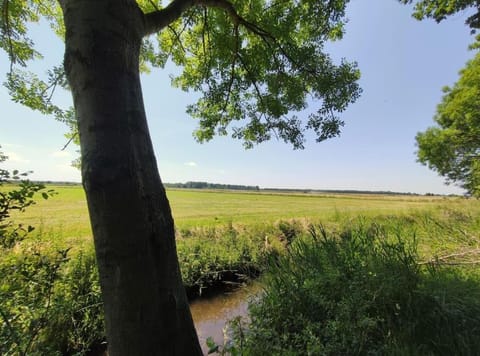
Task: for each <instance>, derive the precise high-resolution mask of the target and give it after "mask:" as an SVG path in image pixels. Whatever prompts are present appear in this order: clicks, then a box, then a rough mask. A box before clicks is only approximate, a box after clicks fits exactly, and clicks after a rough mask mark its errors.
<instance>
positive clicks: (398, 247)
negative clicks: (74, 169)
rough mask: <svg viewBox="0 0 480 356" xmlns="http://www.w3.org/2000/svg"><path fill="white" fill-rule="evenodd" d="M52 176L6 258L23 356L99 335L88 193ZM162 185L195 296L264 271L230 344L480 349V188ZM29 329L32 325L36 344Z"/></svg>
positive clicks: (5, 332) (344, 349) (345, 349)
mask: <svg viewBox="0 0 480 356" xmlns="http://www.w3.org/2000/svg"><path fill="white" fill-rule="evenodd" d="M12 188H13V186H11V185H9V186H4V187H3V188H2V189H3V190H2V191H6V190H10V189H12ZM49 188H55V191H56V192H57V194H56V195H55V196H54V198H53V199H49V200H48V201H38V203H37V204H35V205H31V206H29V207H28V209H26V210H25V211H24V212H23V213H19V214H10V215H11V216H12V217H14V218H15V220H16V221H22V222H25V224H26V225H25V226H27V225H34V226H38V227H39V228H37V229H35V230H33V231H31V232H30V233H29V234H28V236H26V238H25V239H23V241H18V242H17V243H16V244H15V247H14V248H13V249H10V250H9V252H5V251H4V252H3V254H2V258H1V259H0V266H1V269H0V273H1V275H2V287H1V293H3V294H2V300H5V301H7V300H8V303H3V304H2V312H4V313H5V312H8V313H9V315H10V317H9V320H11V322H10V327H7V326H6V324H5V323H3V326H2V331H1V333H0V336H1V338H2V339H1V343H0V345H1V346H0V350H1V352H2V354H8V352H10V353H12V352H13V353H19V354H21V352H18V350H19V349H18V347H19V346H18V345H19V344H17V342H16V341H15V342H13V341H12V340H13V339H12V337H13V335H23V336H24V338H23V339H22V340H20V341H19V343H20V345H23V346H21V347H23V349H25V345H28V352H27V353H28V354H35V353H37V354H45V353H48V354H55V353H59V354H61V353H79V354H84V353H85V352H87V350H90V349H92V348H95V347H97V346H99V345H100V343H101V342H102V341H103V340H104V326H103V318H102V317H101V315H102V313H101V310H102V309H101V308H102V304H101V297H100V290H99V287H98V274H97V272H96V269H95V259H94V255H93V249H92V246H91V239H90V230H89V227H88V223H87V216H86V214H87V212H86V205H85V199H84V194H83V191H82V190H81V187H78V186H73V187H72V186H68V187H64V186H56V187H53V186H49ZM168 195H169V199H170V201H171V203H172V206H173V213H174V216H175V217H176V224H177V250H178V255H179V261H180V264H181V268H182V276H183V280H184V283H185V286H186V288H187V290H188V292H189V295H190V296H191V297H194V296H198V295H201V294H202V293H205V292H208V291H210V290H212V289H214V288H215V287H216V286H218V285H219V284H222V283H223V282H225V281H227V282H242V281H244V280H245V279H248V278H251V277H255V276H257V275H258V274H259V273H264V278H263V280H264V282H265V287H264V288H265V293H264V296H263V298H262V299H261V301H260V303H259V304H256V305H253V306H252V309H251V318H252V324H251V325H245V324H243V323H242V322H240V321H238V320H237V321H236V327H235V328H234V330H235V332H236V334H237V336H236V343H233V344H228V345H226V346H225V348H224V349H223V352H226V353H231V354H235V352H242V353H243V354H245V355H249V354H252V355H260V354H264V353H265V350H269V351H270V353H272V354H282V355H285V354H292V355H294V354H308V353H310V354H327V355H328V354H338V353H344V354H358V355H366V354H373V353H375V352H377V354H382V353H383V354H398V355H400V354H402V355H403V354H418V353H421V354H426V355H428V354H448V353H450V352H451V350H461V352H463V354H474V353H475V352H474V351H476V350H479V349H480V346H479V343H478V340H477V338H474V336H476V335H478V332H479V330H480V321H479V318H480V286H479V277H480V275H479V273H480V272H478V269H477V268H476V262H477V261H478V256H479V255H480V251H479V250H478V243H479V240H478V236H479V232H480V218H479V217H480V204H479V202H478V201H477V200H474V199H465V198H458V197H449V198H441V197H420V196H392V195H389V196H384V195H322V194H300V193H299V194H292V193H288V194H271V193H256V192H255V193H252V192H217V191H188V190H174V189H172V190H169V191H168ZM259 217H261V220H260V219H259ZM312 224H313V225H315V226H316V227H315V228H312V227H311V226H312ZM319 224H322V225H319ZM57 226H58V228H57ZM77 234H78V235H77ZM68 247H72V249H71V250H68V251H67V248H68ZM62 251H63V252H62ZM62 253H63V255H62ZM42 268H43V269H42ZM12 271H17V272H16V273H13V272H12ZM38 271H40V272H38ZM41 271H43V272H41ZM265 272H267V273H265ZM46 301H48V303H46ZM46 305H47V306H48V307H47V308H46V307H45V306H46ZM438 325H440V326H438ZM32 328H33V329H32ZM12 330H14V332H12ZM29 330H38V331H36V333H35V334H34V335H35V337H34V338H32V340H33V341H32V342H30V340H31V338H30V336H31V335H33V334H32V333H31V332H30V331H29ZM29 335H30V336H29ZM16 339H17V340H19V338H18V337H16ZM212 347H217V345H212ZM454 347H455V348H456V349H454ZM23 349H22V350H23ZM217 349H221V348H219V347H217Z"/></svg>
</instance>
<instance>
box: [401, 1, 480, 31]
mask: <svg viewBox="0 0 480 356" xmlns="http://www.w3.org/2000/svg"><path fill="white" fill-rule="evenodd" d="M399 1H400V2H402V3H404V4H411V3H415V9H414V13H413V16H414V17H415V18H416V19H418V20H423V19H424V18H432V19H434V20H435V21H437V22H441V21H443V20H445V19H446V18H447V17H448V16H451V15H453V14H456V13H458V12H461V11H465V10H474V12H473V14H471V15H470V16H469V17H468V18H467V20H466V21H465V23H466V24H467V26H469V27H470V28H471V29H472V33H474V32H475V31H476V30H478V29H479V28H480V1H479V0H399Z"/></svg>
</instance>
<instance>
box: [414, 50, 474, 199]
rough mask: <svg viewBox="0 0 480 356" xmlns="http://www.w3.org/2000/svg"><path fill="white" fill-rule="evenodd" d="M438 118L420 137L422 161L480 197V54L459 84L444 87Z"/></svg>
mask: <svg viewBox="0 0 480 356" xmlns="http://www.w3.org/2000/svg"><path fill="white" fill-rule="evenodd" d="M443 91H444V93H445V94H444V96H443V99H442V102H441V103H440V104H439V105H438V107H437V113H436V115H435V117H434V120H435V122H436V123H437V126H434V127H430V128H428V129H427V130H426V131H425V132H423V133H419V134H418V135H417V137H416V140H417V144H418V160H419V161H420V162H421V163H423V164H425V165H427V166H428V167H429V168H431V169H433V170H435V171H437V172H438V173H439V174H440V175H442V176H444V177H446V178H447V182H456V183H458V184H459V185H460V186H461V187H463V188H465V189H466V190H467V191H468V192H469V193H470V194H473V195H475V196H480V101H479V98H480V53H477V55H476V56H475V57H474V58H473V59H472V60H471V61H469V62H468V63H467V65H466V66H465V68H464V69H463V70H462V71H461V72H460V79H459V80H458V82H457V83H455V85H454V86H453V87H452V88H450V87H445V88H444V89H443Z"/></svg>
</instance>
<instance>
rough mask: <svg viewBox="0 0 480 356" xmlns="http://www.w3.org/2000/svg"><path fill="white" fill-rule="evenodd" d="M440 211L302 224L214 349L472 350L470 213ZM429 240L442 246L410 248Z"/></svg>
mask: <svg viewBox="0 0 480 356" xmlns="http://www.w3.org/2000/svg"><path fill="white" fill-rule="evenodd" d="M444 213H445V215H443V214H442V215H443V216H442V215H437V216H434V215H432V214H430V213H429V214H412V215H410V216H408V217H406V218H402V217H390V218H380V219H363V218H360V219H356V220H355V221H353V222H352V223H351V224H349V225H347V226H346V227H345V228H344V229H342V230H340V231H339V232H330V231H327V230H326V229H325V227H324V226H322V225H319V226H315V227H312V228H311V229H310V234H309V236H308V237H304V238H302V239H297V240H296V241H295V242H294V243H293V244H292V245H291V247H290V248H289V250H288V253H286V254H284V255H282V256H280V257H279V258H278V259H276V260H274V261H272V263H271V264H270V265H269V271H268V273H267V275H266V277H265V278H264V293H263V294H262V297H261V298H260V299H259V301H257V302H255V303H253V304H252V305H251V307H250V318H251V322H250V323H249V324H248V325H247V326H245V325H244V324H242V323H241V321H239V320H235V321H234V322H233V323H232V325H233V330H234V334H235V339H234V343H233V344H228V345H226V347H225V349H224V350H223V352H224V353H232V354H242V355H264V354H273V355H300V354H301V355H339V354H340V355H453V354H455V355H476V354H478V352H479V350H480V340H479V339H478V333H479V332H480V278H479V277H480V271H479V270H478V268H476V264H478V263H480V261H478V256H479V255H480V251H479V250H478V242H479V240H478V232H479V231H480V225H479V219H478V215H468V214H465V215H464V212H463V213H460V214H461V217H460V216H458V215H457V216H452V215H451V214H452V213H454V215H455V213H459V212H458V211H457V212H455V211H451V210H445V211H444ZM426 222H427V224H425V223H426ZM415 231H418V232H419V233H420V235H422V236H421V237H420V236H417V237H416V236H415ZM432 233H435V234H432ZM452 233H453V235H452ZM452 241H455V243H454V244H455V246H453V245H452ZM431 242H435V244H441V243H446V245H449V247H447V246H445V249H449V248H450V249H451V250H450V252H448V253H447V252H446V250H445V251H444V252H446V255H443V256H437V257H436V258H435V257H434V258H432V256H431V255H425V254H423V255H422V254H421V253H418V252H417V244H418V246H420V247H422V245H423V251H429V252H432V251H431V250H429V248H428V247H427V246H428V245H429V244H430V243H431ZM437 251H438V250H437ZM453 251H456V252H453ZM210 346H211V347H213V348H215V347H216V345H210Z"/></svg>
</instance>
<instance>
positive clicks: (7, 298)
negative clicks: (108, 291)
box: [0, 152, 104, 355]
mask: <svg viewBox="0 0 480 356" xmlns="http://www.w3.org/2000/svg"><path fill="white" fill-rule="evenodd" d="M5 159H6V157H5V156H3V155H2V153H1V152H0V162H3V161H4V160H5ZM27 175H28V172H27V173H19V172H18V171H13V172H11V173H10V172H8V171H6V170H3V169H0V187H1V186H2V185H3V184H4V183H5V182H6V181H10V180H18V181H19V184H18V185H15V186H14V185H11V188H12V189H10V190H7V189H3V188H2V190H0V355H62V354H63V355H65V354H68V355H72V354H84V353H86V352H87V351H88V350H89V348H90V347H91V346H92V345H93V344H94V343H95V342H98V341H101V340H102V338H103V335H104V328H103V313H102V310H101V309H102V303H101V298H100V291H99V288H98V275H97V272H96V265H95V259H94V256H93V253H90V254H86V255H78V256H76V258H75V260H73V261H69V256H68V252H69V249H61V250H58V251H51V250H49V249H45V247H44V246H41V245H40V244H37V243H36V242H35V241H25V240H26V239H27V237H28V236H29V233H31V232H32V231H33V230H34V228H33V227H32V226H27V227H25V226H23V225H22V224H16V223H14V222H13V221H12V219H11V216H10V215H11V212H12V211H18V212H23V211H25V209H26V208H28V207H29V206H31V205H32V204H35V200H34V198H35V194H36V193H41V195H42V197H43V198H44V199H47V198H48V197H50V196H51V195H52V194H53V191H51V190H46V189H45V187H44V186H43V185H42V184H37V183H32V182H30V181H27V180H20V179H21V178H24V177H26V176H27Z"/></svg>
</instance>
